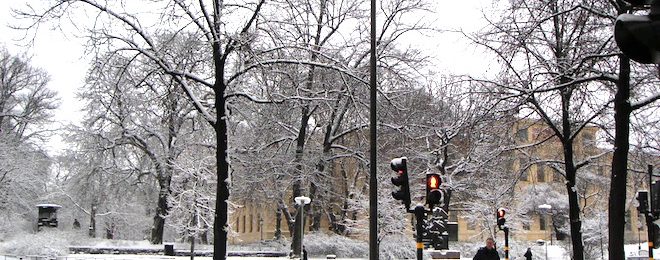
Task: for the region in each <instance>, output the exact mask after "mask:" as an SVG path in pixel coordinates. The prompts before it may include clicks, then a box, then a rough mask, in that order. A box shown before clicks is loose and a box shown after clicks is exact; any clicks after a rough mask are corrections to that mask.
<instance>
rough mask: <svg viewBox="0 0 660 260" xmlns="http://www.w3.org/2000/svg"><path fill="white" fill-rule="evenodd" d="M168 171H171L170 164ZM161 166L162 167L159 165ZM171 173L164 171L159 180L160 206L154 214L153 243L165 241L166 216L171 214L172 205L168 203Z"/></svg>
mask: <svg viewBox="0 0 660 260" xmlns="http://www.w3.org/2000/svg"><path fill="white" fill-rule="evenodd" d="M165 167H166V168H168V169H167V170H166V171H168V172H170V173H171V170H170V169H169V166H165ZM159 168H160V167H159ZM170 173H164V174H162V175H161V176H160V178H159V180H158V186H159V188H160V191H159V192H158V207H157V208H156V215H155V216H154V223H153V226H152V227H151V243H152V244H162V243H163V233H164V231H165V217H166V216H167V214H169V211H170V206H169V205H168V204H167V200H168V199H169V195H170V184H171V183H172V175H171V174H170Z"/></svg>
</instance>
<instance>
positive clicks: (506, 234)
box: [504, 227, 509, 260]
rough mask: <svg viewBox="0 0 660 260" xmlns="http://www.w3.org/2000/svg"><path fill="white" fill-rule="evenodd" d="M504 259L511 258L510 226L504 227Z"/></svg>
mask: <svg viewBox="0 0 660 260" xmlns="http://www.w3.org/2000/svg"><path fill="white" fill-rule="evenodd" d="M504 259H505V260H509V227H504Z"/></svg>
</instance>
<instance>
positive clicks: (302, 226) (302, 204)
mask: <svg viewBox="0 0 660 260" xmlns="http://www.w3.org/2000/svg"><path fill="white" fill-rule="evenodd" d="M293 200H294V201H295V202H296V205H298V206H299V207H300V208H299V210H298V212H300V216H298V217H299V219H300V252H297V253H298V255H299V256H300V257H301V259H302V257H303V235H304V233H305V212H304V211H305V205H307V204H309V203H310V202H312V199H310V198H309V197H305V196H300V197H295V198H294V199H293ZM296 222H298V219H296Z"/></svg>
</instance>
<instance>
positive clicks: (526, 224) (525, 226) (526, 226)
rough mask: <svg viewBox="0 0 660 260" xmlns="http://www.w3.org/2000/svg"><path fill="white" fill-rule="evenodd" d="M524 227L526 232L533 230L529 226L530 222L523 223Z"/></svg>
mask: <svg viewBox="0 0 660 260" xmlns="http://www.w3.org/2000/svg"><path fill="white" fill-rule="evenodd" d="M522 225H523V229H524V230H530V229H531V227H530V225H529V221H523V223H522Z"/></svg>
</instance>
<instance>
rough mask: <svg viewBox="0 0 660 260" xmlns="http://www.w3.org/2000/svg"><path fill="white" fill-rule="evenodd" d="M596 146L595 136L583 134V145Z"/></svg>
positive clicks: (587, 133) (588, 133)
mask: <svg viewBox="0 0 660 260" xmlns="http://www.w3.org/2000/svg"><path fill="white" fill-rule="evenodd" d="M593 144H594V134H593V133H590V132H585V133H584V134H582V145H583V146H585V147H589V146H590V145H593Z"/></svg>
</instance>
